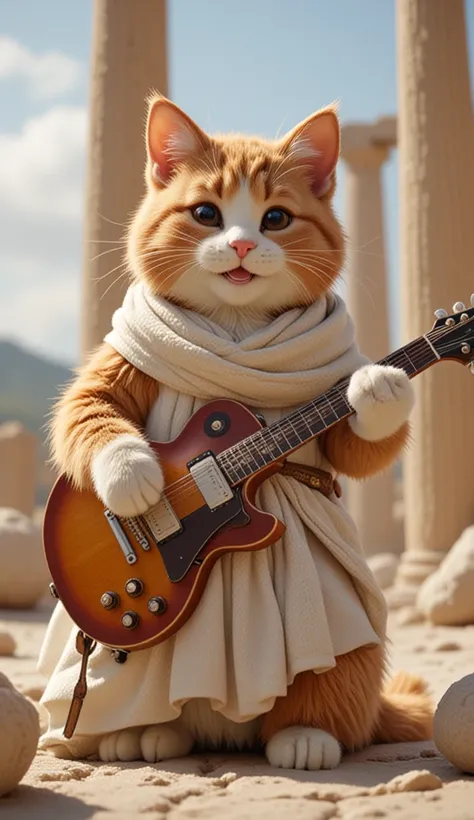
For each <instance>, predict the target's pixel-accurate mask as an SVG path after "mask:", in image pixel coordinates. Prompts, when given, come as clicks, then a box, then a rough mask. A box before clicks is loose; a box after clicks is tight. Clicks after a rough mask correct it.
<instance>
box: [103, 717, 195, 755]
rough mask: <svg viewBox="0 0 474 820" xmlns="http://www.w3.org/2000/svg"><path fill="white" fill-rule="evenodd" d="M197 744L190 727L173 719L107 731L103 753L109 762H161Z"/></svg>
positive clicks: (185, 753)
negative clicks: (168, 721) (171, 720)
mask: <svg viewBox="0 0 474 820" xmlns="http://www.w3.org/2000/svg"><path fill="white" fill-rule="evenodd" d="M193 746H194V739H193V737H192V736H191V734H190V733H189V732H188V730H187V729H186V728H185V727H184V726H181V725H179V723H178V722H177V721H173V722H172V723H159V724H153V725H152V726H134V727H132V728H130V729H121V730H120V731H118V732H111V733H110V734H108V735H104V737H103V738H102V739H101V741H100V743H99V757H100V759H101V760H103V761H104V762H106V763H111V762H113V761H116V760H122V761H130V760H146V762H147V763H158V762H159V761H160V760H168V759H169V758H172V757H184V756H185V755H187V754H189V752H190V751H191V749H192V748H193Z"/></svg>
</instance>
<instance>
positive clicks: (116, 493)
mask: <svg viewBox="0 0 474 820" xmlns="http://www.w3.org/2000/svg"><path fill="white" fill-rule="evenodd" d="M92 479H93V482H94V487H95V491H96V493H97V495H98V496H99V498H100V499H101V500H102V501H103V502H104V504H105V506H106V507H108V509H110V510H112V512H113V513H115V514H116V515H120V516H123V517H124V518H128V517H132V516H134V515H141V514H142V513H144V512H146V510H148V509H149V508H150V507H152V506H153V505H154V504H157V503H158V501H159V500H160V496H161V493H162V490H163V485H164V480H163V473H162V471H161V467H160V465H159V464H158V460H157V458H156V456H155V455H154V453H153V451H152V449H151V447H149V446H148V444H147V443H146V441H143V439H141V438H138V437H137V436H132V435H126V434H124V435H122V436H117V438H115V439H114V440H113V441H110V442H109V443H108V444H106V445H105V447H104V448H103V449H102V450H101V451H100V452H99V453H98V454H97V455H96V456H95V458H94V459H93V462H92Z"/></svg>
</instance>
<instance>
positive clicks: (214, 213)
mask: <svg viewBox="0 0 474 820" xmlns="http://www.w3.org/2000/svg"><path fill="white" fill-rule="evenodd" d="M191 213H192V215H193V217H194V219H195V220H196V222H199V224H200V225H205V226H206V228H219V227H220V226H221V225H222V216H221V212H220V211H219V208H216V206H215V205H212V204H211V203H210V202H203V203H202V204H201V205H196V207H195V208H192V209H191Z"/></svg>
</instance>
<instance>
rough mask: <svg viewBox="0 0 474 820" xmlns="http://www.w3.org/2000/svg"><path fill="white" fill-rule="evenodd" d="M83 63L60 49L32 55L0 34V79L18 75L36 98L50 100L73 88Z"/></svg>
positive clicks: (81, 70)
mask: <svg viewBox="0 0 474 820" xmlns="http://www.w3.org/2000/svg"><path fill="white" fill-rule="evenodd" d="M82 72H83V69H82V66H81V64H80V63H78V62H77V61H76V60H73V59H72V58H71V57H68V56H67V55H66V54H62V53H61V52H59V51H48V52H46V53H44V54H34V53H33V52H32V51H29V50H28V49H27V48H25V46H23V45H21V43H18V42H17V41H16V40H13V39H12V38H11V37H0V80H2V79H13V78H15V79H16V78H18V77H21V78H23V79H25V80H26V82H27V84H28V86H29V88H30V92H31V94H32V95H33V97H35V98H36V99H38V100H51V99H54V98H55V97H59V96H61V95H62V94H65V93H66V92H68V91H70V90H71V89H73V88H75V87H76V86H77V85H78V83H79V82H80V80H81V77H82Z"/></svg>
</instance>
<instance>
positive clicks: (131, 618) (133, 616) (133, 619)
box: [120, 609, 140, 629]
mask: <svg viewBox="0 0 474 820" xmlns="http://www.w3.org/2000/svg"><path fill="white" fill-rule="evenodd" d="M120 620H121V621H122V626H124V627H125V629H135V627H137V626H138V624H139V623H140V616H139V615H138V613H137V612H133V610H131V609H128V610H127V611H126V612H124V613H123V615H122V617H121V619H120Z"/></svg>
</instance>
